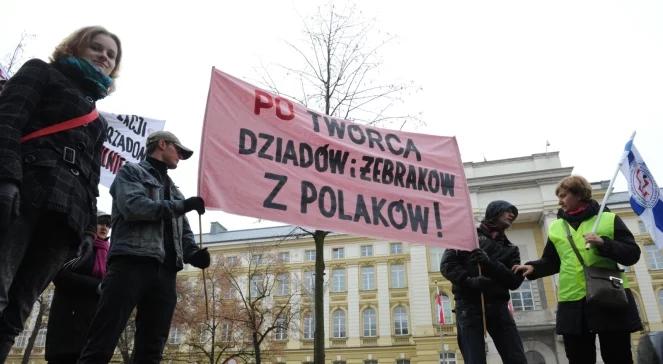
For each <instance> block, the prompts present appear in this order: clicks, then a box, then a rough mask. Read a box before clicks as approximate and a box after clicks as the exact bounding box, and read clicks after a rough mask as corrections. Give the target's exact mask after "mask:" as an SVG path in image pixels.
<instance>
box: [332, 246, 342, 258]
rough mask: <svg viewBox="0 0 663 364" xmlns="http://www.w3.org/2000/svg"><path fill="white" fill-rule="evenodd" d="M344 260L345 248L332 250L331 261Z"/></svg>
mask: <svg viewBox="0 0 663 364" xmlns="http://www.w3.org/2000/svg"><path fill="white" fill-rule="evenodd" d="M343 258H345V248H332V259H343Z"/></svg>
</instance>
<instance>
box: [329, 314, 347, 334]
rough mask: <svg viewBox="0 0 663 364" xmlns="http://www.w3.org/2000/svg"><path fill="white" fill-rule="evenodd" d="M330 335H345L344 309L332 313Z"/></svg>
mask: <svg viewBox="0 0 663 364" xmlns="http://www.w3.org/2000/svg"><path fill="white" fill-rule="evenodd" d="M332 325H333V328H332V337H334V338H344V337H345V311H343V310H340V309H339V310H336V311H334V313H333V314H332Z"/></svg>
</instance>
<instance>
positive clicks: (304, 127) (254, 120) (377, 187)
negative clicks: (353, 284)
mask: <svg viewBox="0 0 663 364" xmlns="http://www.w3.org/2000/svg"><path fill="white" fill-rule="evenodd" d="M198 183H199V184H198V191H199V194H200V195H201V196H202V197H203V198H204V199H205V202H206V205H207V207H208V208H211V209H221V210H223V211H226V212H229V213H234V214H240V215H246V216H253V217H258V218H264V219H268V220H274V221H282V222H285V223H289V224H294V225H300V226H310V227H313V228H316V229H320V230H329V231H334V232H343V233H349V234H355V235H360V236H370V237H375V238H381V239H387V240H395V241H405V242H414V243H424V244H429V245H435V246H443V247H451V248H458V249H464V250H471V249H473V248H474V247H476V246H477V245H478V244H477V240H476V231H475V228H474V223H473V216H472V208H471V206H470V201H469V193H468V188H467V182H466V179H465V174H464V170H463V165H462V162H461V160H460V153H459V151H458V145H457V144H456V139H455V138H453V137H441V136H433V135H425V134H414V133H406V132H400V131H395V130H388V129H381V128H375V127H370V126H365V125H360V124H355V123H352V122H350V121H347V120H340V119H334V118H332V117H329V116H326V115H322V114H320V113H318V112H316V111H313V110H308V109H307V108H306V107H304V106H302V105H299V104H296V103H293V102H291V101H289V100H287V99H285V98H283V97H279V96H276V95H274V94H272V93H270V92H267V91H264V90H262V89H260V88H257V87H255V86H252V85H250V84H248V83H246V82H243V81H241V80H238V79H236V78H234V77H232V76H230V75H227V74H225V73H223V72H220V71H218V70H215V69H214V70H212V80H211V83H210V91H209V96H208V100H207V110H206V112H205V124H204V127H203V134H202V142H201V152H200V169H199V179H198Z"/></svg>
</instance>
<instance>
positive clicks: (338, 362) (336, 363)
mask: <svg viewBox="0 0 663 364" xmlns="http://www.w3.org/2000/svg"><path fill="white" fill-rule="evenodd" d="M345 363H346V362H345V360H334V361H332V364H345Z"/></svg>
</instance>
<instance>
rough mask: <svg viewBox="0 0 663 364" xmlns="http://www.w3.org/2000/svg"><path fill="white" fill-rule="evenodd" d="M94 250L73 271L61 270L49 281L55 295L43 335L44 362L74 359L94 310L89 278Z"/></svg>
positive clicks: (93, 287) (96, 281)
mask: <svg viewBox="0 0 663 364" xmlns="http://www.w3.org/2000/svg"><path fill="white" fill-rule="evenodd" d="M95 257H96V249H93V251H92V252H91V254H88V255H86V256H84V257H82V258H81V259H83V261H82V262H81V264H80V265H79V266H78V267H77V268H76V269H62V270H61V271H60V272H59V273H58V275H57V276H56V277H55V279H54V280H53V284H54V285H55V292H54V294H53V301H52V303H51V310H50V313H49V316H48V330H47V331H46V333H47V334H46V360H51V361H54V360H55V359H58V358H60V359H62V358H71V357H78V354H80V352H81V350H82V349H83V346H84V345H85V341H86V338H87V330H88V327H89V326H90V323H91V322H92V319H93V318H94V314H95V312H96V309H97V301H98V300H99V295H98V294H97V286H99V283H101V279H99V278H97V277H94V276H92V267H93V265H94V260H95Z"/></svg>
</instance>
